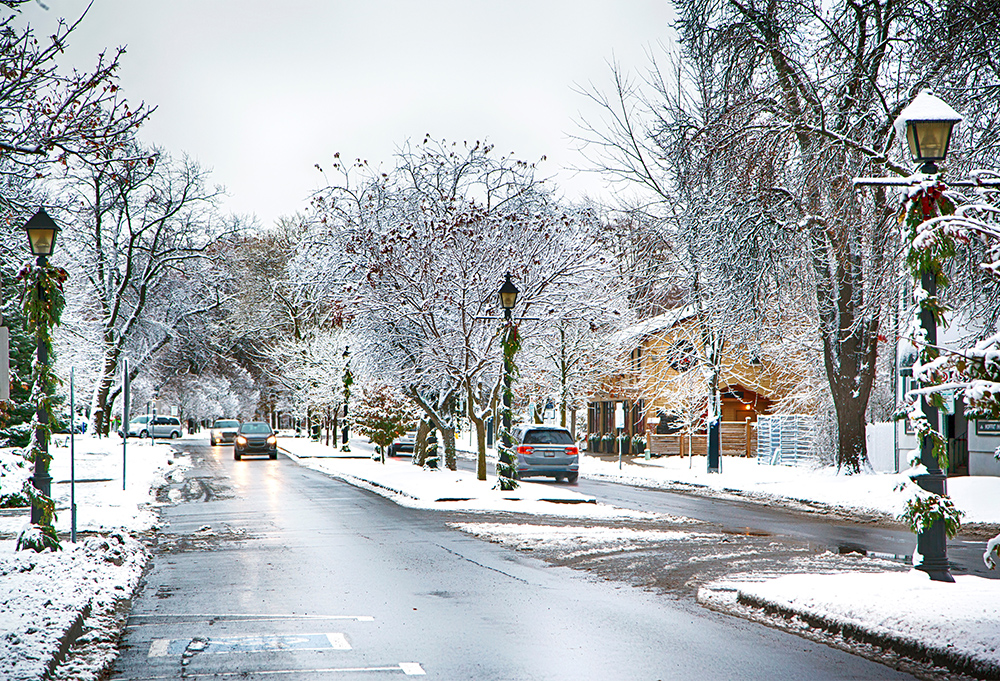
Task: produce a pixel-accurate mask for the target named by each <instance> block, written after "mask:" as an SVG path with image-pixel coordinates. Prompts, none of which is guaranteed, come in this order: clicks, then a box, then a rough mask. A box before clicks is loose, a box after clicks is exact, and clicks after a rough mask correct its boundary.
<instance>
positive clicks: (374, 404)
mask: <svg viewBox="0 0 1000 681" xmlns="http://www.w3.org/2000/svg"><path fill="white" fill-rule="evenodd" d="M352 419H353V421H354V427H355V428H356V429H357V430H358V432H359V433H361V434H362V435H364V436H365V437H367V438H368V439H369V440H371V441H372V442H373V443H374V444H375V445H376V446H377V447H378V455H379V457H380V460H381V462H382V463H383V464H384V463H385V450H386V447H388V446H389V445H391V444H392V442H393V440H395V439H396V438H397V437H399V436H400V435H402V434H403V433H405V432H406V431H407V430H409V429H410V428H411V427H412V425H413V423H414V422H415V421H416V414H414V411H413V403H412V402H411V401H410V400H408V399H406V398H405V397H404V396H403V395H402V394H401V393H400V392H399V391H397V390H396V389H395V388H394V387H392V386H390V385H387V384H385V383H374V384H371V385H367V386H362V388H361V394H360V396H359V398H358V399H357V400H355V401H354V416H353V417H352Z"/></svg>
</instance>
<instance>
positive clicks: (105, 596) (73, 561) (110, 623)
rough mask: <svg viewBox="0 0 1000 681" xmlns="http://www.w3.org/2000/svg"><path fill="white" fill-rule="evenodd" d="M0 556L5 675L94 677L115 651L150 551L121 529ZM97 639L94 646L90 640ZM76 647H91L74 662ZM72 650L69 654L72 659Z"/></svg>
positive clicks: (0, 666) (1, 670)
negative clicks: (122, 617) (121, 620)
mask: <svg viewBox="0 0 1000 681" xmlns="http://www.w3.org/2000/svg"><path fill="white" fill-rule="evenodd" d="M5 544H6V545H8V546H7V550H6V551H4V552H3V553H2V554H0V631H2V632H4V633H3V636H2V638H0V678H3V679H8V680H9V681H27V680H29V679H32V680H33V679H41V678H46V675H48V674H50V673H51V672H52V670H54V669H55V668H56V666H57V665H58V664H59V663H60V662H63V661H64V660H65V664H64V665H63V668H60V669H59V670H57V671H56V673H55V674H53V675H52V676H49V677H48V678H66V679H96V678H98V676H99V674H100V673H101V672H102V671H103V670H104V669H105V668H106V667H107V665H109V664H110V662H111V660H113V659H114V656H115V655H116V654H117V653H116V649H115V642H116V640H117V638H118V627H117V626H116V625H117V621H116V613H122V612H123V610H124V609H125V608H124V606H123V604H125V603H127V602H128V601H129V600H130V599H131V596H132V593H133V592H134V590H135V588H136V586H137V585H138V583H139V578H140V577H141V576H142V570H143V567H144V565H145V563H146V558H147V554H146V550H145V549H144V548H143V546H142V544H141V543H139V542H138V541H137V540H135V539H133V538H131V537H129V536H128V535H127V534H124V533H121V532H114V533H111V534H110V535H108V536H107V537H89V538H88V539H86V540H85V541H83V542H81V543H78V544H75V545H73V544H70V545H68V546H67V547H66V549H65V550H64V551H58V552H45V553H35V552H33V551H18V552H16V553H15V552H13V546H12V544H13V542H5ZM90 644H94V645H90ZM71 646H86V647H87V648H88V653H89V659H88V661H87V663H86V664H80V663H76V664H74V661H75V660H76V657H75V656H74V654H73V647H71ZM67 653H68V654H69V655H68V657H67Z"/></svg>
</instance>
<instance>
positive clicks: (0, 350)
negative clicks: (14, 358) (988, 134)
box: [0, 326, 10, 402]
mask: <svg viewBox="0 0 1000 681" xmlns="http://www.w3.org/2000/svg"><path fill="white" fill-rule="evenodd" d="M8 400H10V332H9V331H8V330H7V327H6V326H0V402H7V401H8Z"/></svg>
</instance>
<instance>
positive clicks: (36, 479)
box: [17, 255, 69, 551]
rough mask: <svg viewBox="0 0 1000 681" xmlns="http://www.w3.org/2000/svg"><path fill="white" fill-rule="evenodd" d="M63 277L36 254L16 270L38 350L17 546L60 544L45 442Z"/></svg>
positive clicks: (57, 546)
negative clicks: (27, 510)
mask: <svg viewBox="0 0 1000 681" xmlns="http://www.w3.org/2000/svg"><path fill="white" fill-rule="evenodd" d="M68 277H69V275H68V273H67V272H66V270H64V269H63V268H61V267H55V266H53V265H50V264H49V263H48V262H47V261H46V259H45V256H41V255H40V256H39V257H38V259H37V261H36V262H35V263H29V264H27V265H25V266H24V267H23V268H22V269H21V272H20V273H19V274H18V279H19V280H21V281H23V282H24V288H23V290H22V294H21V304H22V307H23V309H24V312H25V325H26V327H27V329H28V331H29V332H30V333H34V335H35V341H36V343H37V349H38V351H37V356H36V358H35V361H34V363H33V364H32V390H31V400H32V402H33V403H34V404H35V405H36V409H37V410H36V412H35V417H34V419H33V420H32V424H33V426H34V428H33V430H34V434H33V436H32V439H31V445H30V446H29V448H28V450H27V452H26V453H25V458H26V459H28V461H30V462H32V463H33V464H34V475H33V476H32V477H31V478H30V479H29V480H28V481H27V482H25V484H24V487H23V490H22V491H23V493H24V495H25V496H26V497H27V498H28V499H29V500H30V501H31V525H30V526H28V527H27V528H26V529H25V530H23V531H22V532H21V534H20V535H19V536H18V539H17V549H18V550H21V549H33V550H35V551H44V550H46V549H53V550H59V549H61V548H62V547H61V546H60V544H59V537H58V535H57V534H56V530H55V527H54V526H53V523H54V521H55V519H56V513H55V501H53V499H52V497H51V483H52V478H51V476H50V475H49V463H50V462H51V461H52V455H51V454H49V447H48V445H49V439H50V438H51V435H52V425H51V424H52V422H53V421H54V415H53V411H52V402H53V399H54V392H55V386H56V378H55V376H54V375H53V373H52V368H51V364H50V361H49V358H50V357H51V354H52V333H51V331H52V327H54V326H56V325H57V324H59V320H60V318H61V317H62V312H63V308H65V306H66V298H65V296H64V294H63V282H65V281H66V279H67V278H68Z"/></svg>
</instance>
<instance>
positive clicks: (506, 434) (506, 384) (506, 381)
mask: <svg viewBox="0 0 1000 681" xmlns="http://www.w3.org/2000/svg"><path fill="white" fill-rule="evenodd" d="M503 316H504V319H505V320H506V321H507V329H506V331H505V333H507V334H510V330H511V326H512V324H513V323H514V318H513V317H512V316H511V313H510V310H509V309H507V308H504V311H503ZM510 374H511V366H510V358H509V357H507V354H506V353H504V358H503V443H504V447H505V449H504V450H502V451H504V463H510V456H509V454H508V453H507V452H509V451H510V447H511V444H512V443H511V440H510V410H511V404H510V383H511V378H510Z"/></svg>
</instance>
